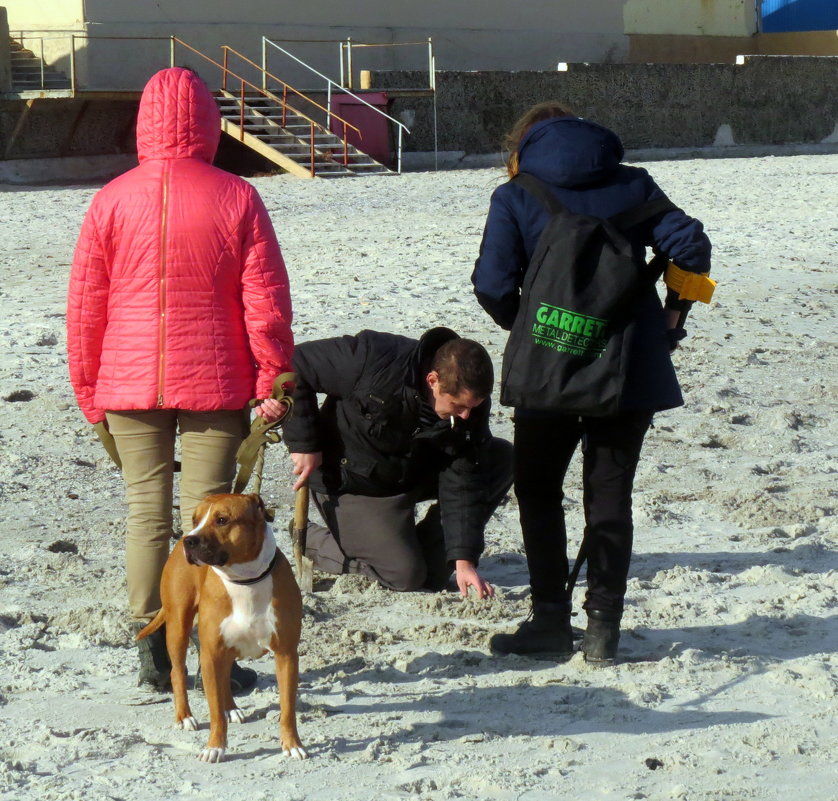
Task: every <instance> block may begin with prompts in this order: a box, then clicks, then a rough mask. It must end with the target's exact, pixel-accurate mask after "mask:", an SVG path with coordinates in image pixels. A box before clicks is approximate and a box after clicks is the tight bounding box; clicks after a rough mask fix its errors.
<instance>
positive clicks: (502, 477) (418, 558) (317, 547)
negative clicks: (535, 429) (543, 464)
mask: <svg viewBox="0 0 838 801" xmlns="http://www.w3.org/2000/svg"><path fill="white" fill-rule="evenodd" d="M511 485H512V446H511V445H510V443H509V442H507V441H506V440H504V439H500V438H498V437H494V438H493V439H492V441H491V442H490V444H489V451H488V456H487V458H486V486H487V490H488V494H487V500H488V503H487V507H486V520H484V521H483V523H484V525H485V523H486V522H487V521H488V519H489V517H490V516H491V514H492V512H494V510H495V509H496V508H497V506H498V504H499V503H500V502H501V500H503V497H504V495H506V493H507V492H508V491H509V488H510V486H511ZM434 497H436V495H435V489H434V487H433V486H429V487H425V488H422V487H418V488H416V489H415V490H412V491H411V492H407V493H403V494H401V495H388V496H385V497H369V496H366V495H350V494H348V493H344V494H342V495H323V494H321V493H318V492H314V493H312V498H313V499H314V502H315V504H316V506H317V509H318V511H319V512H320V515H321V517H322V518H323V521H324V522H325V523H326V527H324V526H319V525H317V524H315V523H309V525H308V532H307V537H306V555H307V556H309V557H311V559H312V561H313V562H314V566H315V567H316V568H317V569H318V570H322V571H323V572H326V573H360V574H362V575H365V576H367V577H369V578H371V579H373V580H375V581H378V582H379V583H380V584H382V585H383V586H385V587H388V588H389V589H393V590H419V589H428V590H441V589H443V588H444V587H445V585H446V583H447V582H448V579H449V578H450V576H451V571H452V566H451V565H450V564H449V563H448V559H447V557H446V552H445V532H444V531H443V529H442V521H441V516H440V511H439V504H437V503H434V504H433V505H432V506H431V507H430V509H428V512H427V514H426V515H425V517H424V519H422V520H421V521H420V522H418V523H417V522H416V519H415V507H416V504H417V503H419V502H420V501H423V500H431V499H432V498H434Z"/></svg>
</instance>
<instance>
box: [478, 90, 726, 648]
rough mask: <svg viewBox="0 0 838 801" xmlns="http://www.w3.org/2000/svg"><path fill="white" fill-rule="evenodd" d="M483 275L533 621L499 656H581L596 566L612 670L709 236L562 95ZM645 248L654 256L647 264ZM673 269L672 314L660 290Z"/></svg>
mask: <svg viewBox="0 0 838 801" xmlns="http://www.w3.org/2000/svg"><path fill="white" fill-rule="evenodd" d="M506 144H507V147H508V149H509V152H510V156H509V159H508V162H507V171H508V173H509V177H510V181H508V182H507V183H504V184H503V185H501V186H500V187H498V188H497V189H496V190H495V192H494V193H493V195H492V198H491V202H490V207H489V214H488V218H487V220H486V227H485V230H484V234H483V240H482V243H481V246H480V255H479V258H478V259H477V262H476V264H475V268H474V273H473V275H472V282H473V284H474V292H475V295H476V296H477V299H478V302H479V303H480V305H481V306H482V307H483V308H484V309H485V310H486V311H487V312H488V313H489V315H490V316H491V317H492V319H493V320H494V321H495V322H496V323H497V324H498V325H500V326H501V327H502V328H504V329H507V330H510V331H511V333H510V338H509V342H508V344H507V348H506V351H505V353H504V365H503V375H502V384H501V402H502V403H503V404H505V405H509V406H514V407H515V414H514V426H515V441H514V477H515V495H516V498H517V500H518V504H519V511H520V519H521V530H522V534H523V539H524V548H525V551H526V555H527V564H528V568H529V574H530V588H531V598H532V613H531V615H530V617H529V618H528V619H527V620H525V621H524V622H523V623H521V624H520V625H519V626H518V628H517V630H516V631H515V632H514V633H510V634H496V635H494V636H493V637H492V639H491V641H490V646H491V648H492V650H493V651H494V652H495V653H500V654H508V653H516V654H528V655H534V656H542V657H555V658H557V659H560V660H563V659H567V658H569V657H570V656H571V655H572V653H573V630H572V628H571V625H570V616H571V600H572V598H571V596H572V590H573V585H574V583H575V580H576V575H577V574H578V571H579V568H580V567H581V565H582V563H583V562H584V560H585V559H587V562H588V569H587V592H586V597H585V602H584V604H583V607H584V609H585V610H586V613H587V628H586V630H585V633H584V636H583V639H582V644H581V650H582V652H583V654H584V657H585V660H586V661H587V662H591V663H596V664H613V663H614V661H615V659H616V656H617V647H618V642H619V637H620V620H621V618H622V614H623V603H624V597H625V593H626V581H627V577H628V571H629V563H630V560H631V552H632V539H633V525H632V512H631V493H632V486H633V482H634V475H635V471H636V469H637V464H638V460H639V456H640V450H641V447H642V444H643V439H644V436H645V434H646V431H647V430H648V428H649V426H650V424H651V421H652V416H653V415H654V413H655V412H656V411H660V410H663V409H670V408H673V407H676V406H680V405H682V404H683V399H682V396H681V391H680V388H679V385H678V381H677V378H676V376H675V370H674V368H673V365H672V360H671V358H670V354H671V352H672V351H674V350H675V349H676V348H677V346H678V342H679V340H680V339H682V338H683V337H684V336H685V335H686V332H685V331H684V327H683V326H684V321H685V319H686V316H687V313H688V311H689V308H690V307H691V306H692V302H693V300H703V301H705V302H706V301H709V297H710V295H711V294H712V286H713V282H712V281H711V280H710V279H709V278H707V273H708V272H709V269H710V250H711V246H710V241H709V239H708V237H707V236H706V234H705V233H704V229H703V226H702V224H701V223H700V222H699V221H698V220H696V219H694V218H692V217H689V216H688V215H687V214H685V213H684V212H683V211H682V210H681V209H679V208H678V207H677V206H676V205H675V204H674V203H672V202H671V201H670V200H669V199H668V198H667V197H666V195H665V194H664V193H663V191H662V190H661V189H660V188H659V187H658V186H657V184H656V183H655V182H654V180H653V179H652V178H651V176H650V175H649V174H648V173H647V172H646V170H644V169H641V168H639V167H630V166H627V165H624V164H621V163H620V162H621V159H622V157H623V146H622V143H621V142H620V139H619V138H618V136H617V135H616V134H615V133H613V132H612V131H610V130H608V129H607V128H604V127H603V126H601V125H598V124H596V123H594V122H591V121H589V120H586V119H582V118H580V117H577V116H575V115H574V114H573V112H571V111H570V110H569V109H567V108H566V107H564V106H563V105H561V104H559V103H556V102H552V101H550V102H546V103H540V104H538V105H536V106H534V107H532V108H531V109H530V110H529V111H527V112H526V113H525V114H524V115H523V116H522V117H521V119H520V120H518V122H517V123H516V124H515V126H514V128H513V129H512V132H511V133H510V135H509V136H508V137H507V143H506ZM646 247H651V248H652V249H653V250H654V253H655V254H656V255H655V258H654V259H652V261H651V262H650V263H649V264H648V265H647V264H646ZM667 262H669V264H668V266H667V268H666V272H665V281H666V284H667V292H666V299H665V303H664V305H663V307H662V306H661V301H660V297H659V295H658V292H657V289H656V286H655V285H656V281H657V279H658V277H660V275H661V273H662V272H663V271H664V270H663V265H664V264H666V263H667ZM580 442H581V445H582V464H583V467H582V472H583V493H584V498H583V505H584V512H585V531H584V535H583V538H582V545H581V547H580V550H579V555H578V556H577V559H576V562H575V565H574V570H573V572H571V571H570V570H569V561H568V557H567V533H566V530H565V520H564V512H563V507H562V501H563V498H564V493H563V489H562V486H563V482H564V477H565V473H566V471H567V468H568V465H569V463H570V460H571V458H572V456H573V453H574V452H575V450H576V447H577V446H578V445H579V444H580Z"/></svg>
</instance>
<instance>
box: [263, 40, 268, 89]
mask: <svg viewBox="0 0 838 801" xmlns="http://www.w3.org/2000/svg"><path fill="white" fill-rule="evenodd" d="M267 72H268V48H267V47H266V46H265V37H264V36H263V37H262V89H263V90H264V89H267V88H268V76H267Z"/></svg>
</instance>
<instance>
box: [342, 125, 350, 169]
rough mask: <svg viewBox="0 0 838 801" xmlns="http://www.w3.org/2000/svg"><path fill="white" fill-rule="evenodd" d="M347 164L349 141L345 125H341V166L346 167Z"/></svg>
mask: <svg viewBox="0 0 838 801" xmlns="http://www.w3.org/2000/svg"><path fill="white" fill-rule="evenodd" d="M348 164H349V139H348V134H347V132H346V123H345V122H344V123H343V166H344V167H346V166H348Z"/></svg>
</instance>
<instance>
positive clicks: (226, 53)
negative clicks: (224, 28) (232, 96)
mask: <svg viewBox="0 0 838 801" xmlns="http://www.w3.org/2000/svg"><path fill="white" fill-rule="evenodd" d="M221 50H222V51H223V52H224V67H223V72H222V73H221V88H222V89H223V90H224V91H225V92H226V91H227V64H228V59H229V57H230V52H229V50H228V49H227V45H222V47H221Z"/></svg>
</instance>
